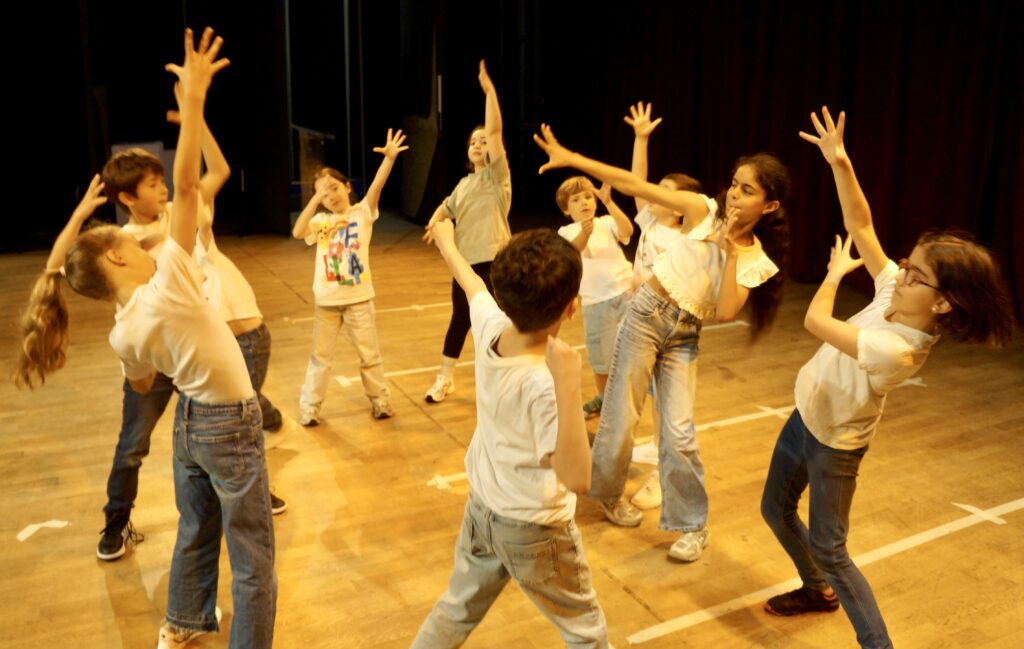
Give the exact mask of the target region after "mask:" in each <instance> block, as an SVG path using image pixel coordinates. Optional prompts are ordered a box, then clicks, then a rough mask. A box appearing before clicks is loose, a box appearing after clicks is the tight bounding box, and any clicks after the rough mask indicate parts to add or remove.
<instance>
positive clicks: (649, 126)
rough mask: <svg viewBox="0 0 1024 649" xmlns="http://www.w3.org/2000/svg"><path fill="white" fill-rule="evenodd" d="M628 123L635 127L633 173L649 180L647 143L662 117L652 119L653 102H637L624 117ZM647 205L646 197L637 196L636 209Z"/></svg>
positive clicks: (638, 209) (641, 178)
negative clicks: (645, 103)
mask: <svg viewBox="0 0 1024 649" xmlns="http://www.w3.org/2000/svg"><path fill="white" fill-rule="evenodd" d="M623 119H624V120H625V122H626V123H627V124H629V125H630V126H632V127H633V167H632V172H633V175H634V176H636V177H637V178H639V179H640V180H647V144H648V142H649V141H650V138H651V133H652V132H653V131H654V129H655V128H657V126H658V124H661V118H660V117H659V118H658V119H656V120H654V121H653V122H652V121H651V104H650V103H648V104H647V105H646V106H645V105H644V102H642V101H640V102H637V104H636V106H630V107H629V115H627V116H626V117H624V118H623ZM645 205H647V200H646V199H644V198H640V197H637V198H636V209H637V211H640V210H642V209H644V206H645Z"/></svg>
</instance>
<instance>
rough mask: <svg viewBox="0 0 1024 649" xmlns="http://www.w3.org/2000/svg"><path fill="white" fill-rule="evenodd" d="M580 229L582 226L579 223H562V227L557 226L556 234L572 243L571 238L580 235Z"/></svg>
mask: <svg viewBox="0 0 1024 649" xmlns="http://www.w3.org/2000/svg"><path fill="white" fill-rule="evenodd" d="M581 229H582V226H581V225H580V224H579V223H570V224H569V225H563V226H562V227H560V228H558V236H560V237H562V238H563V239H565V240H566V241H568V242H569V243H572V240H573V239H575V238H576V237H578V236H580V230H581Z"/></svg>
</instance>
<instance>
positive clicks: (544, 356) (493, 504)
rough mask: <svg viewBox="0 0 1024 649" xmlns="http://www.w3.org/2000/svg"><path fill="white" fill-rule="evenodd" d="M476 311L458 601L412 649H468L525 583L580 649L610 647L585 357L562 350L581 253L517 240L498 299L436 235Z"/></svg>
mask: <svg viewBox="0 0 1024 649" xmlns="http://www.w3.org/2000/svg"><path fill="white" fill-rule="evenodd" d="M427 236H428V239H433V240H434V242H435V243H436V244H437V246H438V248H439V249H440V251H441V255H442V256H443V257H444V260H445V262H447V264H448V267H449V268H450V269H451V271H452V274H453V275H454V277H455V281H457V282H458V283H459V285H460V286H462V288H463V290H465V292H466V295H467V297H468V298H469V304H470V317H471V318H472V324H473V327H472V328H473V342H474V343H475V344H476V349H477V360H476V394H477V425H476V430H475V432H474V433H473V440H472V441H471V442H470V445H469V450H468V451H467V452H466V476H467V478H468V480H469V489H470V495H469V501H468V502H467V503H466V510H465V516H464V518H463V521H462V530H461V532H460V533H459V539H458V541H456V546H455V566H454V569H453V570H452V576H451V579H450V581H449V584H448V590H447V591H445V593H444V594H443V595H442V596H441V598H440V599H439V600H438V601H437V603H436V604H435V605H434V608H433V610H432V611H431V612H430V615H429V616H428V617H427V619H426V620H425V621H424V622H423V625H422V626H421V627H420V630H419V633H418V634H417V636H416V639H415V640H414V641H413V643H412V646H413V647H414V648H416V649H424V648H428V647H429V648H436V647H458V646H460V645H461V644H462V643H463V642H464V641H465V640H466V638H467V636H468V635H469V634H470V632H471V631H472V630H473V629H474V628H475V627H476V625H477V624H479V623H480V621H481V620H482V619H483V617H484V615H485V614H486V613H487V610H488V609H489V608H490V606H491V604H493V603H494V600H495V599H496V598H497V597H498V594H499V593H500V592H501V590H502V589H503V588H504V586H505V584H506V583H508V580H509V578H512V579H515V581H516V583H517V584H519V587H520V588H521V589H522V590H523V592H525V593H526V595H527V596H528V597H529V598H530V600H531V601H533V603H534V604H535V605H536V606H537V607H538V608H539V609H540V611H541V612H542V613H543V614H544V616H545V617H547V618H548V619H549V620H551V622H552V623H554V625H555V626H556V627H558V631H559V633H561V635H562V638H563V639H564V640H565V643H566V645H568V646H572V647H607V646H608V633H607V629H606V627H605V620H604V613H603V612H602V610H601V606H600V605H599V604H598V602H597V595H596V594H595V592H594V588H593V585H592V583H591V576H590V567H589V565H588V564H587V559H586V556H585V555H584V553H583V542H582V539H581V537H580V533H579V530H578V529H577V528H576V524H575V523H574V522H573V517H574V514H575V511H576V493H586V491H587V489H588V488H589V486H590V447H589V445H588V442H587V431H586V426H585V424H584V421H583V412H582V397H581V395H580V359H579V355H578V354H577V353H576V352H575V351H574V350H573V349H572V348H571V347H569V346H568V345H566V344H565V343H564V342H562V341H560V340H559V339H558V338H556V336H557V334H558V330H559V328H560V327H561V324H562V322H563V321H564V320H566V319H567V318H569V317H571V316H572V314H573V312H574V311H575V309H576V295H577V293H578V291H579V285H580V276H581V274H582V263H581V261H580V255H579V252H577V251H576V250H575V249H574V248H573V247H572V246H571V245H569V243H568V242H566V241H565V240H564V239H562V238H561V237H559V236H558V235H557V234H555V233H554V232H552V231H551V230H531V231H528V232H522V233H520V234H517V235H516V236H514V237H512V240H511V241H509V244H508V245H507V246H506V247H505V248H504V249H502V250H501V252H499V253H498V255H497V256H496V257H495V258H494V264H493V266H492V267H491V279H492V280H493V283H494V297H493V298H492V297H491V296H490V295H489V294H488V292H487V288H486V286H485V284H484V282H483V280H482V279H481V278H480V277H479V276H478V275H477V274H476V273H475V272H474V271H473V268H472V266H471V265H470V264H469V263H468V262H467V261H466V259H464V258H463V257H462V255H461V253H460V252H459V250H458V246H457V244H456V242H455V236H454V232H453V230H452V224H451V222H450V221H447V220H443V221H439V222H437V223H435V224H434V225H432V227H431V229H430V230H428V232H427Z"/></svg>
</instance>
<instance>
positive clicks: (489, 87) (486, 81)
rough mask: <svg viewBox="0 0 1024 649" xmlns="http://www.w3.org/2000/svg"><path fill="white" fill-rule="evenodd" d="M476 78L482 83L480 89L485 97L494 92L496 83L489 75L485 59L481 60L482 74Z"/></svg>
mask: <svg viewBox="0 0 1024 649" xmlns="http://www.w3.org/2000/svg"><path fill="white" fill-rule="evenodd" d="M476 78H477V79H478V80H479V81H480V89H481V90H483V91H484V94H485V95H487V94H490V93H492V92H494V82H493V81H491V75H489V74H487V65H486V64H485V63H484V60H483V59H480V74H478V75H477V77H476Z"/></svg>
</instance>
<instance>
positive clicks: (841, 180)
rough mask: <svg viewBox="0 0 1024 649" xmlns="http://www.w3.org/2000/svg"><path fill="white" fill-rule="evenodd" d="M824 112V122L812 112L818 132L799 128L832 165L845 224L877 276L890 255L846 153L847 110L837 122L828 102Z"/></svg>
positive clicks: (812, 118)
mask: <svg viewBox="0 0 1024 649" xmlns="http://www.w3.org/2000/svg"><path fill="white" fill-rule="evenodd" d="M821 115H822V117H824V118H825V124H824V125H822V123H821V121H820V120H819V119H818V116H817V115H815V114H814V113H811V122H812V124H813V125H814V130H815V131H817V133H818V136H817V137H815V136H813V135H811V134H810V133H805V132H803V131H800V137H801V138H803V139H805V140H807V141H808V142H811V143H812V144H816V145H818V148H819V149H821V154H822V155H823V156H825V161H826V162H828V164H829V166H831V167H832V175H833V176H835V179H836V190H837V191H838V193H839V205H840V206H842V208H843V225H844V226H845V227H846V231H847V232H849V233H850V235H851V236H852V237H853V243H854V244H855V245H856V246H857V252H858V253H859V254H860V257H861V259H863V260H864V266H865V267H866V268H867V269H868V273H870V274H871V277H874V276H875V275H877V274H878V273H879V272H880V271H881V270H882V269H883V268H884V267H885V264H886V263H887V262H888V261H889V258H888V256H886V254H885V251H884V250H882V244H881V243H879V242H878V235H877V234H875V226H874V223H873V222H872V220H871V207H870V206H869V205H868V199H867V198H865V197H864V192H863V191H862V190H861V188H860V184H859V183H858V182H857V176H856V175H855V174H854V173H853V163H851V162H850V158H849V156H847V155H846V147H845V146H844V145H843V131H844V130H845V128H846V113H845V112H840V113H839V122H838V123H836V122H833V121H832V115H831V114H829V112H828V107H826V106H822V107H821Z"/></svg>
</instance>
